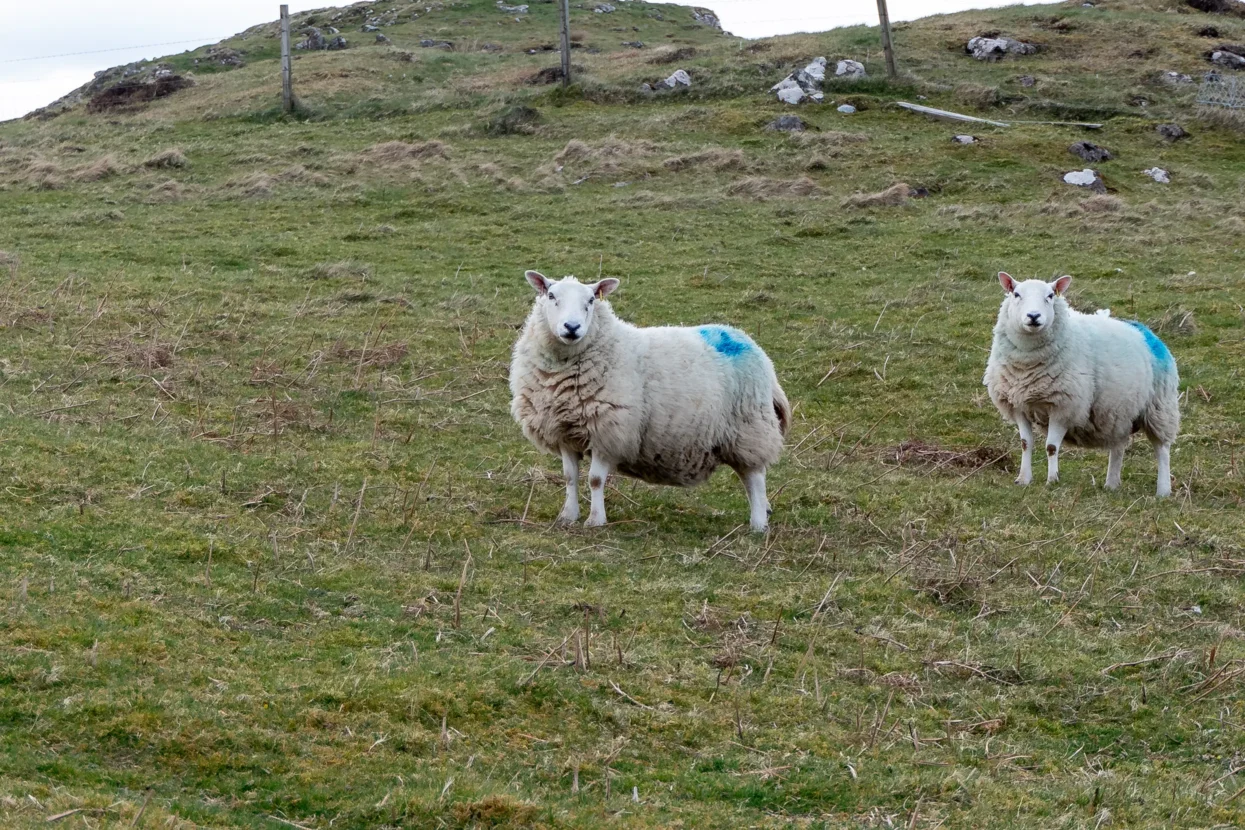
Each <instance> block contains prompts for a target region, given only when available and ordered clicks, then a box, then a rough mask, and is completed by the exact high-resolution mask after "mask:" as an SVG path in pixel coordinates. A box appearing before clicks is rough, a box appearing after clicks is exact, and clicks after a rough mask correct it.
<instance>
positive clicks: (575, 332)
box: [562, 323, 579, 339]
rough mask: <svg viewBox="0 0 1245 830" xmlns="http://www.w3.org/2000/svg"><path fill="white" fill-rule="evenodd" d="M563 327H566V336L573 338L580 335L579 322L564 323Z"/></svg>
mask: <svg viewBox="0 0 1245 830" xmlns="http://www.w3.org/2000/svg"><path fill="white" fill-rule="evenodd" d="M562 328H564V329H566V336H567V337H570V338H571V339H574V338H576V337H578V336H579V323H563V324H562Z"/></svg>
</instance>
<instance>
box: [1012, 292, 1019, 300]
mask: <svg viewBox="0 0 1245 830" xmlns="http://www.w3.org/2000/svg"><path fill="white" fill-rule="evenodd" d="M1012 296H1013V297H1015V298H1016V299H1017V300H1019V299H1020V292H1019V291H1017V292H1016V293H1014V294H1013V295H1012Z"/></svg>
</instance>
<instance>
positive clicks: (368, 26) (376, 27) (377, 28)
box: [359, 24, 380, 32]
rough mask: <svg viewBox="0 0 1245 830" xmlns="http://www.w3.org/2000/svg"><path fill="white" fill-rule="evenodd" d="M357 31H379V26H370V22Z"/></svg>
mask: <svg viewBox="0 0 1245 830" xmlns="http://www.w3.org/2000/svg"><path fill="white" fill-rule="evenodd" d="M359 31H361V32H379V31H380V27H379V26H372V25H371V24H364V26H363V28H362V29H360V30H359Z"/></svg>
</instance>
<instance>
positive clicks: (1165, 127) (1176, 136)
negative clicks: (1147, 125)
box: [1154, 124, 1189, 141]
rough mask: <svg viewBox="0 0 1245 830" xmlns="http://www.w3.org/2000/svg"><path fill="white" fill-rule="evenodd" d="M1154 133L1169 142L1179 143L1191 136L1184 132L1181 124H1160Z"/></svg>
mask: <svg viewBox="0 0 1245 830" xmlns="http://www.w3.org/2000/svg"><path fill="white" fill-rule="evenodd" d="M1154 131H1155V132H1157V133H1158V134H1159V135H1161V136H1163V138H1165V139H1167V140H1168V141H1179V140H1180V139H1182V138H1188V137H1189V134H1188V133H1186V132H1185V131H1184V127H1181V126H1180V125H1179V124H1159V125H1158V126H1157V127H1155V128H1154Z"/></svg>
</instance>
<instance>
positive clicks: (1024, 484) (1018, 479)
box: [1016, 476, 1033, 487]
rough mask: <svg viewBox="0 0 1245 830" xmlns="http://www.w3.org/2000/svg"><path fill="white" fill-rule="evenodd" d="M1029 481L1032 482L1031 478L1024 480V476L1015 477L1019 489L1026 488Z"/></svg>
mask: <svg viewBox="0 0 1245 830" xmlns="http://www.w3.org/2000/svg"><path fill="white" fill-rule="evenodd" d="M1031 481H1033V477H1032V476H1029V477H1028V478H1026V477H1025V476H1016V483H1017V484H1019V485H1020V486H1021V487H1028V486H1029V482H1031Z"/></svg>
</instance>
